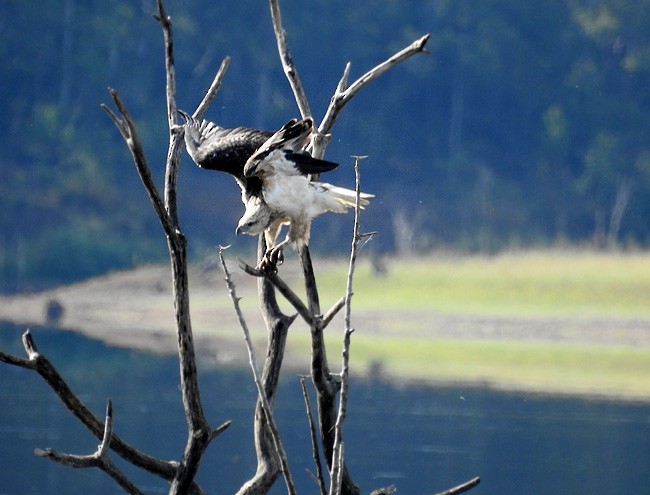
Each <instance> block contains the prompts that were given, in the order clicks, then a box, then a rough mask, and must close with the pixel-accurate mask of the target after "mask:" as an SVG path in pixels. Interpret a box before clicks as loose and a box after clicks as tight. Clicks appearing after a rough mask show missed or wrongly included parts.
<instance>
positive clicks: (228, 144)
mask: <svg viewBox="0 0 650 495" xmlns="http://www.w3.org/2000/svg"><path fill="white" fill-rule="evenodd" d="M179 113H180V114H181V115H182V116H183V118H184V119H185V145H186V148H187V152H188V153H189V155H190V156H191V157H192V159H193V160H194V162H195V163H196V164H197V165H198V166H199V167H201V168H205V169H208V170H219V171H222V172H227V173H229V174H231V175H234V176H235V178H238V179H240V178H243V168H244V164H245V163H246V160H248V158H250V156H251V155H252V154H253V153H255V151H256V150H257V149H258V148H259V147H260V146H262V145H263V144H264V143H265V142H266V141H267V140H268V139H269V138H270V137H271V136H273V134H274V133H273V132H269V131H260V130H258V129H251V128H248V127H235V128H233V129H225V128H223V127H220V126H218V125H216V124H214V123H213V122H210V121H207V120H203V121H201V122H198V121H197V120H195V119H194V118H192V117H191V116H190V115H188V114H187V113H185V112H182V111H179Z"/></svg>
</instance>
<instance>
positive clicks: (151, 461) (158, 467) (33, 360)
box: [0, 330, 178, 480]
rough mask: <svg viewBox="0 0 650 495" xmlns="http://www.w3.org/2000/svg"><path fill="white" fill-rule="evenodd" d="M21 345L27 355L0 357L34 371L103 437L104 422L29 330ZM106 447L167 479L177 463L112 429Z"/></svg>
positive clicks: (1, 355) (77, 416)
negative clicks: (151, 453)
mask: <svg viewBox="0 0 650 495" xmlns="http://www.w3.org/2000/svg"><path fill="white" fill-rule="evenodd" d="M22 339H23V345H24V347H25V351H26V353H27V356H28V359H23V358H18V357H15V356H8V355H7V354H4V353H0V360H2V361H4V362H6V363H8V364H14V365H16V366H21V367H23V368H28V369H31V370H34V371H36V372H37V373H38V374H39V375H40V376H41V378H43V380H44V381H45V382H46V383H47V384H48V385H49V386H50V388H51V389H52V390H53V391H54V393H56V395H57V396H58V397H59V399H61V401H62V402H63V404H64V405H65V406H66V408H68V410H69V411H70V412H71V413H72V414H73V415H74V416H75V417H76V418H77V419H78V420H79V421H81V423H82V424H83V425H84V426H85V427H86V428H88V430H89V431H90V432H91V433H92V434H93V435H95V437H97V438H98V439H103V437H104V433H105V428H104V424H103V423H102V422H101V421H100V420H99V419H98V418H97V416H95V415H94V414H93V413H92V412H91V411H90V409H88V408H87V407H86V405H85V404H84V403H83V402H82V401H81V400H80V399H79V398H78V397H77V396H76V395H75V394H74V392H72V390H71V389H70V387H69V386H68V384H67V383H66V382H65V380H64V379H63V377H61V375H60V374H59V372H58V371H57V370H56V368H55V367H54V366H53V365H52V363H50V361H49V360H48V359H47V358H46V357H45V356H44V355H43V354H41V353H40V352H39V351H38V348H37V347H36V343H35V342H34V338H33V337H32V334H31V332H30V331H29V330H27V331H25V333H24V334H23V337H22ZM110 447H111V450H113V451H114V452H115V453H116V454H118V455H119V456H120V457H122V458H123V459H125V460H127V461H128V462H130V463H132V464H133V465H135V466H137V467H139V468H142V469H144V470H145V471H148V472H150V473H152V474H155V475H158V476H160V477H162V478H164V479H167V480H171V479H173V477H174V475H175V474H176V469H177V467H178V465H177V463H174V462H169V461H161V460H160V459H156V458H155V457H151V456H148V455H146V454H144V453H142V452H140V451H139V450H137V449H135V448H133V447H131V446H130V445H129V444H127V443H126V442H124V441H123V440H122V439H121V438H120V437H118V436H117V435H116V434H115V433H112V435H111V440H110Z"/></svg>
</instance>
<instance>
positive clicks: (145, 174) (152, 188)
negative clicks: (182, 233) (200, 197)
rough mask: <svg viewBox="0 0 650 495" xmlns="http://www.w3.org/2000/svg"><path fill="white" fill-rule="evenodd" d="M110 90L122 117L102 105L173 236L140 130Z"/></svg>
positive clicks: (166, 229)
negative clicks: (124, 143)
mask: <svg viewBox="0 0 650 495" xmlns="http://www.w3.org/2000/svg"><path fill="white" fill-rule="evenodd" d="M108 92H109V94H110V95H111V98H112V99H113V102H114V103H115V106H116V107H117V110H118V112H119V113H120V115H121V116H122V118H119V117H118V116H117V115H115V113H113V111H112V110H111V109H110V108H108V106H106V105H105V104H103V103H102V105H101V107H102V108H103V109H104V111H105V112H106V113H107V114H108V116H109V117H110V118H111V120H112V121H113V123H114V124H115V127H117V129H118V130H119V131H120V134H122V137H123V138H124V141H125V142H126V146H127V147H128V149H129V151H130V152H131V156H132V157H133V162H134V163H135V167H136V169H137V171H138V175H139V176H140V180H141V181H142V185H143V186H144V188H145V190H146V191H147V194H148V195H149V199H150V200H151V204H152V206H153V208H154V210H155V212H156V215H157V216H158V218H159V219H160V222H161V224H162V227H163V230H164V232H165V234H166V235H167V236H168V237H170V236H173V235H174V234H175V227H174V225H173V224H172V221H171V219H170V217H169V215H167V211H166V210H165V204H164V203H163V200H162V197H161V196H160V193H159V192H158V188H157V187H156V184H155V183H154V180H153V176H152V175H151V169H150V168H149V165H148V164H147V158H146V157H145V154H144V148H143V147H142V142H141V141H140V138H139V136H138V132H137V130H136V126H135V122H134V121H133V119H132V118H131V115H130V114H129V112H128V110H127V109H126V106H125V105H124V103H123V102H122V99H121V98H120V95H119V94H118V92H117V91H115V90H114V89H113V88H108Z"/></svg>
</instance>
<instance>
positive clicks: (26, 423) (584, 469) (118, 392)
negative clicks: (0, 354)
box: [0, 325, 650, 495]
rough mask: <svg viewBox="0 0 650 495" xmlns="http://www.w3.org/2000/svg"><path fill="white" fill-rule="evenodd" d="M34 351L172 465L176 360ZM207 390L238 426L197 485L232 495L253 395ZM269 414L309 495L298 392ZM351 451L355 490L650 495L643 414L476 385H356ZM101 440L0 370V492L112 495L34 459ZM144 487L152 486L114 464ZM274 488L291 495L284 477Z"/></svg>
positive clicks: (157, 487) (205, 376) (206, 386)
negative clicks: (465, 486)
mask: <svg viewBox="0 0 650 495" xmlns="http://www.w3.org/2000/svg"><path fill="white" fill-rule="evenodd" d="M21 333H22V328H15V327H11V326H6V325H5V326H0V349H2V350H3V351H5V352H12V353H14V354H17V355H24V350H23V349H22V345H21V343H20V334H21ZM33 334H34V335H35V338H36V342H37V344H38V346H39V349H40V350H41V352H43V353H44V354H45V355H47V356H48V358H49V359H50V360H51V361H52V362H53V363H54V364H55V365H56V366H57V368H58V369H59V371H60V372H61V373H62V374H63V376H64V377H65V378H66V379H67V380H68V383H69V384H70V385H71V386H72V388H73V390H75V391H76V392H77V393H78V394H79V396H80V397H81V398H82V399H83V400H84V401H85V402H86V403H87V404H88V406H89V407H91V409H93V410H94V411H95V412H96V413H97V414H98V415H99V416H100V417H103V414H104V410H105V406H106V399H107V398H109V397H110V398H112V400H113V404H114V410H115V431H116V432H117V433H118V434H119V435H120V436H121V437H122V438H123V439H124V440H126V441H127V442H129V443H131V444H132V445H133V446H135V447H137V448H139V449H141V450H143V451H145V452H147V453H149V454H152V455H155V456H158V457H161V458H164V459H178V458H179V457H180V456H181V454H182V450H183V447H184V444H185V435H186V428H185V421H184V418H183V413H182V406H181V403H180V392H179V390H178V364H177V361H176V360H175V359H174V358H172V357H160V356H153V355H149V354H146V353H141V352H136V351H132V350H125V349H116V348H111V347H107V346H105V345H104V344H102V343H99V342H96V341H92V340H89V339H86V338H84V337H81V336H79V335H76V334H73V333H67V332H61V331H52V330H45V329H43V330H35V331H33ZM201 387H202V388H201V391H202V398H203V401H204V407H205V411H206V414H207V416H208V418H209V421H210V422H211V424H212V425H213V426H216V425H218V424H221V423H222V422H224V421H226V420H229V419H230V420H232V421H233V424H232V426H231V427H230V428H229V429H228V430H226V431H225V432H224V433H223V434H222V435H221V436H220V437H218V438H217V439H216V440H215V441H214V442H213V443H212V444H211V446H210V447H209V449H208V452H207V454H206V456H205V458H204V461H203V463H202V465H201V469H200V473H199V481H200V483H201V484H202V486H203V487H204V488H205V490H206V493H219V494H227V493H234V492H235V491H236V490H237V488H238V487H239V486H240V485H241V484H242V483H243V482H244V481H245V480H246V479H247V478H248V477H250V475H251V474H252V473H253V471H254V469H255V456H254V450H253V447H252V433H251V424H252V417H253V407H254V400H255V388H254V385H253V383H252V379H251V377H250V373H249V372H248V371H247V370H232V369H230V370H226V369H214V368H210V367H208V366H203V367H202V370H201ZM276 410H277V415H278V418H277V420H278V423H279V428H280V430H281V433H282V434H283V441H284V444H285V447H286V449H287V451H288V455H289V462H290V465H291V469H292V472H293V476H294V479H295V481H296V484H297V486H298V490H299V492H300V493H315V487H314V485H313V483H312V481H311V480H310V479H309V477H308V476H307V475H306V474H305V469H310V470H311V471H313V470H314V469H313V465H312V460H311V447H310V443H309V434H308V431H307V420H306V416H305V412H304V404H303V400H302V394H301V390H300V386H299V381H298V379H297V377H296V376H295V375H293V374H291V373H288V374H286V376H284V378H283V380H282V382H281V384H280V388H279V392H278V398H277V407H276ZM345 440H346V452H347V456H348V462H349V466H350V471H351V473H352V476H353V478H354V479H355V480H356V481H357V482H358V483H359V484H360V485H361V488H362V493H369V492H370V491H371V490H372V489H374V488H377V487H379V486H385V485H389V484H395V485H396V486H397V487H398V490H399V491H398V493H403V494H408V495H417V494H423V495H424V494H431V493H435V492H437V491H441V490H443V489H446V488H449V487H451V486H454V485H456V484H459V483H461V482H464V481H466V480H468V479H470V478H472V477H474V476H480V477H481V480H482V481H481V485H480V486H479V487H478V488H476V489H474V490H472V491H471V492H470V493H476V494H481V493H485V494H524V493H525V494H548V493H566V494H574V493H589V494H598V493H603V494H604V493H608V494H609V493H637V494H645V493H650V488H649V487H650V469H648V466H650V406H649V405H647V404H634V403H624V402H614V401H597V400H587V399H581V398H567V397H540V396H535V395H530V394H526V393H503V392H495V391H493V390H486V389H478V388H457V387H447V388H445V387H442V388H433V387H395V386H391V385H388V384H384V383H371V382H368V381H362V380H356V379H353V381H352V383H351V399H350V404H349V407H348V420H347V423H346V429H345ZM97 444H98V441H97V440H96V439H95V438H94V437H92V436H91V435H90V434H88V433H87V432H86V430H85V429H84V428H83V427H82V426H81V425H80V424H79V423H78V421H76V420H75V419H74V418H73V417H72V415H71V414H70V413H69V412H68V411H67V410H65V408H64V406H63V405H62V404H61V403H60V402H59V400H58V399H57V397H56V396H55V395H54V394H53V393H52V391H51V390H50V389H49V388H48V387H47V386H46V385H45V384H44V383H43V381H42V380H41V379H40V377H38V375H36V373H34V372H31V371H28V370H24V369H21V368H16V367H12V366H8V365H5V364H3V363H0V458H1V459H2V463H0V495H9V494H11V495H24V494H40V495H42V494H76V493H84V494H86V493H93V494H98V495H102V494H113V493H121V492H120V490H119V488H118V487H117V485H115V483H114V482H113V481H112V480H110V479H109V478H108V477H107V476H106V475H104V474H103V473H101V472H99V471H96V470H73V469H70V468H65V467H62V466H59V465H57V464H55V463H53V462H51V461H48V460H46V459H41V458H38V457H36V456H34V455H33V450H34V449H35V448H46V447H52V448H55V449H57V450H60V451H64V452H69V453H78V454H86V453H91V452H94V451H95V449H96V448H97ZM112 458H113V459H114V460H116V462H118V463H119V465H120V466H121V467H122V468H123V469H124V471H125V472H126V473H127V474H128V475H129V476H130V477H131V478H132V479H133V480H134V481H135V482H136V483H137V484H138V486H140V487H141V488H142V489H143V490H144V491H145V492H147V493H151V494H156V493H166V492H167V486H166V484H165V483H164V482H161V481H160V480H158V478H156V477H153V476H150V475H148V474H146V473H141V472H140V471H138V470H137V469H133V468H132V467H131V466H128V465H125V464H124V463H123V462H120V461H119V458H117V457H116V456H115V455H113V457H112ZM273 493H277V494H282V493H286V489H285V488H284V486H283V485H282V481H281V480H280V481H279V482H278V483H277V484H276V487H275V489H274V491H273Z"/></svg>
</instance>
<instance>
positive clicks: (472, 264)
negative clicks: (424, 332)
mask: <svg viewBox="0 0 650 495" xmlns="http://www.w3.org/2000/svg"><path fill="white" fill-rule="evenodd" d="M346 271H347V267H346V266H344V264H341V266H340V267H339V268H337V269H333V270H327V271H325V272H322V273H318V282H319V286H320V288H321V294H322V295H323V296H324V297H325V298H330V299H332V300H335V299H336V297H337V296H338V295H339V294H341V293H343V289H344V287H345V273H346ZM354 292H355V296H354V305H355V307H356V308H358V309H362V310H372V309H385V308H395V309H426V310H435V311H446V312H463V313H483V314H499V315H525V314H536V315H581V316H586V315H589V316H639V317H650V304H648V303H649V302H650V255H649V254H647V253H640V254H615V253H593V252H586V253H585V252H573V251H570V252H564V251H541V252H523V253H510V254H503V255H499V256H494V257H486V256H467V257H459V256H441V257H432V258H426V259H416V260H395V261H389V262H387V272H386V274H385V275H384V276H377V275H376V274H374V273H373V271H372V270H371V268H370V266H369V265H368V264H363V265H361V266H360V267H359V269H358V270H357V274H356V277H355V281H354Z"/></svg>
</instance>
